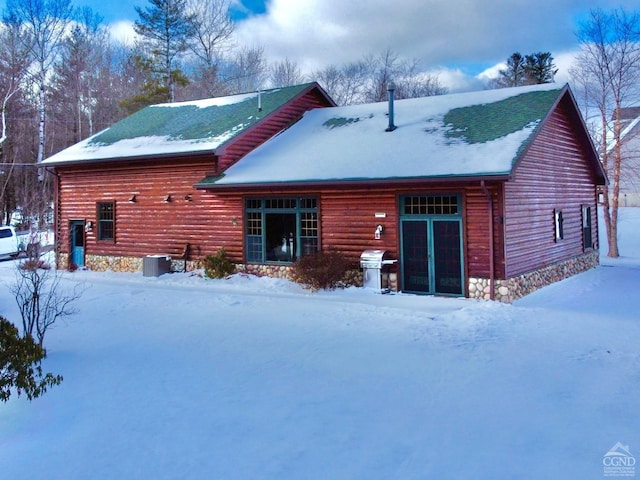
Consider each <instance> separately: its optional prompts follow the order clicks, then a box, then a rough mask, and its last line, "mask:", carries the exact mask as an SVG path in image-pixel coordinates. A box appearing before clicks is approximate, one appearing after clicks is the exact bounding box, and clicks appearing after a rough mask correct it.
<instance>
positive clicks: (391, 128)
mask: <svg viewBox="0 0 640 480" xmlns="http://www.w3.org/2000/svg"><path fill="white" fill-rule="evenodd" d="M387 92H388V93H389V126H388V127H387V129H386V130H385V132H393V131H394V130H395V129H396V128H398V127H396V126H395V124H394V123H393V121H394V118H393V100H394V96H395V92H396V84H395V83H393V81H391V82H389V86H388V87H387Z"/></svg>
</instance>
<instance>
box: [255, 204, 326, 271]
mask: <svg viewBox="0 0 640 480" xmlns="http://www.w3.org/2000/svg"><path fill="white" fill-rule="evenodd" d="M317 203H318V202H317V199H315V198H264V199H262V198H249V199H246V200H245V219H246V223H245V228H246V237H245V253H246V258H247V262H256V263H291V262H295V261H296V259H298V258H299V257H301V256H303V255H308V254H311V253H314V252H316V251H317V250H318V205H317Z"/></svg>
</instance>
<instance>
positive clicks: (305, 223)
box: [300, 212, 318, 237]
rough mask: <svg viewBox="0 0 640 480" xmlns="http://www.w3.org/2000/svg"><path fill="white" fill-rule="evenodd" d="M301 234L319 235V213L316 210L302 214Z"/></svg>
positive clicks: (307, 235)
mask: <svg viewBox="0 0 640 480" xmlns="http://www.w3.org/2000/svg"><path fill="white" fill-rule="evenodd" d="M300 236H302V237H317V236H318V214H317V213H315V212H309V213H301V214H300Z"/></svg>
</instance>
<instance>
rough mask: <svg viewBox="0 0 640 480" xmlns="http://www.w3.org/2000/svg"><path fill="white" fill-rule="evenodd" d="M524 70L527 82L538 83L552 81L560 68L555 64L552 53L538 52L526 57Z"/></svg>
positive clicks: (530, 83)
mask: <svg viewBox="0 0 640 480" xmlns="http://www.w3.org/2000/svg"><path fill="white" fill-rule="evenodd" d="M524 72H525V76H526V79H527V84H529V85H537V84H541V83H552V82H553V79H554V77H555V75H556V73H558V69H557V68H556V66H555V65H554V64H553V57H552V56H551V53H549V52H538V53H533V54H531V55H527V56H526V57H525V60H524Z"/></svg>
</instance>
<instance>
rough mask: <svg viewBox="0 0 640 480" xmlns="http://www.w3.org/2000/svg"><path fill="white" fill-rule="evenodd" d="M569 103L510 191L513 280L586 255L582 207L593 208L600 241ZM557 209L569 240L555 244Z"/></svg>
mask: <svg viewBox="0 0 640 480" xmlns="http://www.w3.org/2000/svg"><path fill="white" fill-rule="evenodd" d="M586 158H587V157H586V153H585V152H584V150H583V147H582V146H581V144H580V142H579V140H578V138H577V136H576V134H575V127H574V126H572V124H571V120H570V117H569V115H568V111H567V105H566V103H561V104H560V105H559V106H558V108H556V109H555V110H554V111H553V113H552V114H551V117H550V118H549V119H548V121H547V123H546V124H545V125H544V126H543V128H542V129H541V131H540V133H539V135H538V136H537V138H536V139H535V141H534V143H533V144H532V145H531V147H530V148H529V150H528V151H527V152H526V154H525V156H524V157H523V158H522V159H521V161H520V163H519V164H518V165H517V166H516V168H515V169H514V173H513V176H512V179H511V180H510V181H508V182H507V183H506V185H505V197H506V199H507V200H506V203H505V213H504V215H505V216H504V221H505V252H506V253H505V256H506V276H507V277H514V276H517V275H521V274H523V273H526V272H529V271H532V270H537V269H540V268H542V267H545V266H547V265H550V264H553V263H556V262H560V261H563V260H566V259H569V258H572V257H575V256H578V255H581V254H583V253H584V249H583V242H582V223H581V222H582V213H581V206H582V205H589V206H591V215H592V219H591V225H592V237H593V239H597V238H598V230H597V225H598V224H597V218H596V216H597V211H596V210H597V209H596V188H595V180H594V178H593V174H592V170H591V169H590V167H589V165H588V164H587V160H586ZM554 209H558V210H561V211H562V215H563V220H564V222H563V227H564V228H563V229H564V238H563V239H562V240H559V241H557V242H556V241H555V236H554V233H555V228H554V213H553V212H554Z"/></svg>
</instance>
